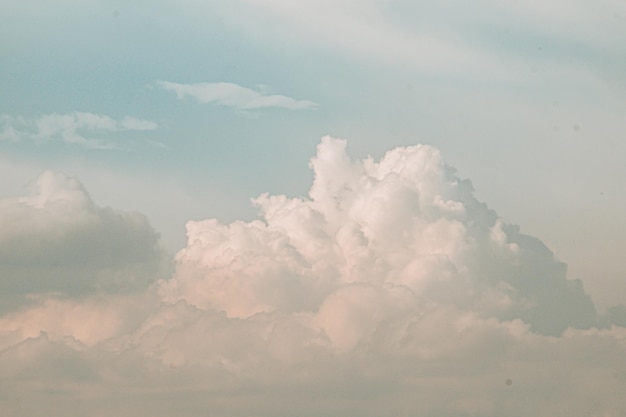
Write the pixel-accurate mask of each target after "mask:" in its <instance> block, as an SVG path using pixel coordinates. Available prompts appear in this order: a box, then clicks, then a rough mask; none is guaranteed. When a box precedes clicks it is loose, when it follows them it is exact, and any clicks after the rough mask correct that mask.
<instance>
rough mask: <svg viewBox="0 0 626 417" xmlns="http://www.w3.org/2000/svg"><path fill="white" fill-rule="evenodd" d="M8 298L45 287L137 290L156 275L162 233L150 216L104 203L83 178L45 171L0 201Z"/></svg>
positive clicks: (1, 276) (2, 275)
mask: <svg viewBox="0 0 626 417" xmlns="http://www.w3.org/2000/svg"><path fill="white" fill-rule="evenodd" d="M0 230H1V232H0V292H1V293H2V300H3V305H5V306H6V305H7V304H9V305H10V304H14V303H16V302H18V301H19V300H21V299H22V298H23V297H28V296H30V297H32V296H35V295H38V294H42V293H51V292H54V293H61V294H66V295H67V294H69V295H84V294H89V293H98V292H104V293H109V292H113V293H117V292H133V291H138V290H140V289H144V288H145V287H146V286H147V284H148V282H150V281H152V280H155V279H156V278H157V274H158V273H159V268H160V267H161V263H162V261H163V260H162V253H161V249H160V248H159V244H158V239H159V235H158V233H156V232H155V231H154V230H153V229H152V227H151V226H150V224H149V223H148V221H147V219H146V218H145V216H143V215H141V214H138V213H128V212H121V211H116V210H113V209H111V208H108V207H99V206H97V205H96V204H95V203H94V202H93V201H92V200H91V198H90V196H89V194H88V193H87V191H86V190H85V189H84V187H83V186H82V185H81V184H80V182H79V181H78V180H77V179H75V178H72V177H69V176H67V175H65V174H62V173H59V172H53V171H46V172H44V173H42V174H41V175H40V177H39V178H38V179H37V181H35V182H34V183H33V184H32V187H31V192H30V194H29V195H27V196H25V197H21V198H5V199H2V200H0Z"/></svg>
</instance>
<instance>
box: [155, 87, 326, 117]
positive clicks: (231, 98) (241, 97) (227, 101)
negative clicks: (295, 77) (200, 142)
mask: <svg viewBox="0 0 626 417" xmlns="http://www.w3.org/2000/svg"><path fill="white" fill-rule="evenodd" d="M156 84H157V86H159V87H161V88H162V89H164V90H167V91H171V92H173V93H175V94H176V96H177V97H178V98H179V99H184V98H185V97H192V98H194V99H195V100H196V101H198V102H199V103H208V104H214V105H218V106H226V107H234V108H236V109H239V110H258V109H264V108H282V109H288V110H302V109H311V108H315V107H317V103H314V102H312V101H310V100H296V99H293V98H291V97H287V96H283V95H274V94H270V95H268V94H265V93H264V92H262V91H255V90H252V89H250V88H246V87H242V86H240V85H237V84H233V83H196V84H179V83H173V82H169V81H157V82H156Z"/></svg>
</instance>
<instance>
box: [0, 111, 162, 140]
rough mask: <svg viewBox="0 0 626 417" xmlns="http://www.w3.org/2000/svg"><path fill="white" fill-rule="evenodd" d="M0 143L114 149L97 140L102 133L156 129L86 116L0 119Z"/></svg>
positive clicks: (129, 121) (148, 124) (125, 120)
mask: <svg viewBox="0 0 626 417" xmlns="http://www.w3.org/2000/svg"><path fill="white" fill-rule="evenodd" d="M0 123H1V124H2V132H1V133H0V140H9V141H18V140H22V139H30V140H35V141H48V140H60V141H62V142H65V143H70V144H77V145H82V146H87V147H91V148H111V147H115V146H114V145H113V144H111V143H109V142H105V141H102V140H101V139H99V138H97V137H96V136H98V135H102V134H103V133H111V132H124V131H143V130H155V129H157V128H158V125H157V124H156V123H154V122H151V121H149V120H143V119H137V118H134V117H129V116H126V117H124V118H122V119H120V120H116V119H113V118H112V117H109V116H107V115H101V114H94V113H88V112H74V113H67V114H58V113H52V114H45V115H43V116H41V117H39V118H37V119H35V120H29V119H25V118H23V117H12V116H9V115H2V117H1V118H0Z"/></svg>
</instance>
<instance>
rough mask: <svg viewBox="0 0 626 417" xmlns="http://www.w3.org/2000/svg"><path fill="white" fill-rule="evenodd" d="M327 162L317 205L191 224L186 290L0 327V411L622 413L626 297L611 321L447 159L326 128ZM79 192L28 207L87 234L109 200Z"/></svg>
mask: <svg viewBox="0 0 626 417" xmlns="http://www.w3.org/2000/svg"><path fill="white" fill-rule="evenodd" d="M311 167H312V169H313V171H314V174H315V178H314V182H313V185H312V187H311V189H310V192H309V195H308V197H301V198H288V197H286V196H282V195H268V194H265V195H262V196H260V197H258V198H256V199H254V200H253V202H254V204H256V205H257V206H258V207H259V209H260V214H261V215H260V218H259V219H258V220H254V221H250V222H244V221H236V222H233V223H231V224H222V223H220V222H219V221H217V220H215V219H213V220H202V221H191V222H189V223H188V224H187V230H188V244H187V246H186V247H185V248H184V249H182V250H181V251H180V252H179V253H178V254H177V255H176V266H175V271H174V273H173V274H172V276H171V277H170V278H169V279H161V280H159V281H158V282H155V283H154V284H153V285H151V286H150V287H148V288H146V289H145V290H144V291H141V292H135V293H131V294H125V293H120V292H111V293H109V294H103V293H89V294H88V295H87V296H85V297H82V298H70V299H67V298H59V297H58V296H54V297H45V296H40V297H38V298H37V299H35V300H34V301H33V304H31V305H30V306H28V307H26V308H23V309H21V310H19V311H12V312H10V313H7V314H4V315H3V316H1V317H0V370H1V371H2V372H1V373H0V375H2V376H1V377H0V378H2V380H1V381H0V382H2V386H3V390H2V392H1V393H0V410H1V411H2V412H3V413H4V414H5V415H8V416H17V415H39V414H42V413H43V412H44V411H43V410H44V409H45V412H48V414H49V410H51V409H53V408H51V407H52V406H57V405H60V404H64V403H65V404H69V403H71V404H74V403H76V406H75V407H71V408H70V409H69V410H68V409H64V410H63V415H69V416H73V415H76V416H78V415H93V416H98V415H111V414H115V415H120V416H131V415H144V414H149V415H154V416H168V415H178V416H196V415H203V414H211V415H218V416H249V415H257V416H268V417H269V416H276V415H285V416H289V415H309V416H327V415H361V416H379V415H384V414H392V415H397V416H413V415H420V416H433V417H434V416H458V415H472V416H485V417H487V416H497V415H536V416H546V417H547V416H568V417H571V416H574V417H587V416H622V415H624V413H625V412H626V400H625V399H624V396H623V395H622V393H623V391H624V389H625V388H626V365H624V361H623V356H624V354H625V353H626V328H624V327H619V326H617V325H618V324H620V323H618V321H619V319H620V317H622V316H623V314H622V313H623V310H624V309H623V306H621V307H619V306H618V307H616V308H614V309H613V310H612V311H611V314H612V317H613V316H614V317H615V318H616V319H615V320H614V321H613V325H610V323H606V322H605V323H604V324H603V325H601V324H602V320H601V319H600V318H598V316H597V314H596V312H595V309H594V305H593V303H592V302H591V300H590V298H589V296H588V295H587V294H586V293H585V291H584V289H583V287H582V285H581V284H580V283H579V282H578V281H573V280H570V279H568V278H567V276H566V271H565V266H564V265H563V264H562V263H560V262H559V261H558V260H557V259H555V258H554V256H553V254H552V253H551V252H550V250H549V249H548V248H547V247H546V246H545V245H544V244H543V243H542V242H541V241H540V240H538V239H536V238H533V237H530V236H527V235H525V234H523V233H521V232H520V231H519V229H518V228H517V227H516V226H513V225H510V224H508V223H506V222H504V221H503V220H502V219H500V218H499V217H498V215H497V214H496V213H495V212H494V211H493V210H491V209H489V208H488V207H487V206H486V205H485V204H484V203H482V202H480V201H478V200H477V199H476V198H475V197H474V194H473V189H472V185H471V183H470V182H469V181H466V180H461V179H460V178H458V177H457V176H456V175H455V172H454V169H453V168H451V167H450V166H448V165H446V163H445V162H444V161H443V158H442V156H441V155H440V153H439V151H438V150H437V149H434V148H432V147H429V146H423V145H418V146H411V147H404V148H397V149H394V150H391V151H389V152H388V153H387V154H386V155H385V156H384V157H383V158H382V159H380V160H379V161H375V160H373V159H372V158H366V159H364V160H353V159H351V158H350V157H349V156H348V155H347V153H346V142H345V141H343V140H339V139H333V138H330V137H325V138H323V139H322V142H321V143H320V145H319V146H318V150H317V155H316V156H315V157H314V158H313V159H312V161H311ZM63 181H70V182H71V180H67V179H66V180H63ZM63 181H62V182H63ZM43 182H44V183H45V182H46V180H44V181H43ZM57 182H58V181H56V182H55V183H57ZM62 189H63V192H52V193H51V192H46V191H39V192H36V193H34V194H33V195H32V196H30V197H28V198H25V199H22V200H20V201H19V204H25V205H28V206H29V207H32V208H33V210H42V209H46V210H48V211H52V212H58V211H61V212H63V213H68V212H72V213H73V215H72V216H71V217H72V218H76V219H77V220H76V223H77V224H79V225H80V224H83V223H81V221H80V216H79V215H78V214H79V213H82V212H84V211H90V210H91V211H94V209H93V208H92V209H90V210H86V209H85V207H91V206H90V205H93V203H91V202H90V200H89V199H88V197H87V196H86V194H85V192H84V190H82V189H81V188H80V187H79V186H78V185H76V184H75V183H74V185H65V186H64V187H62ZM68 201H70V202H72V203H68ZM11 204H13V205H15V204H18V203H17V202H15V201H12V202H11ZM14 211H15V210H14ZM96 212H97V210H96ZM3 217H4V216H3ZM30 217H32V218H35V219H37V221H36V223H38V224H39V225H42V226H41V227H43V225H44V224H48V225H52V226H50V228H49V229H46V230H47V231H48V233H50V234H51V235H52V236H54V234H52V231H55V230H59V229H60V230H64V228H63V227H62V226H60V225H59V224H63V223H62V222H57V221H51V218H49V217H46V218H37V217H36V216H34V215H31V216H30ZM52 218H56V217H54V216H52ZM14 223H18V222H14ZM122 223H123V226H120V227H124V228H127V229H129V230H136V229H135V228H134V226H133V225H134V223H132V222H131V223H130V224H129V223H127V222H122ZM135 226H136V225H135ZM0 230H4V229H0ZM14 234H15V233H14ZM22 234H23V233H22ZM131 234H132V233H131ZM18 235H19V233H18ZM40 236H41V234H40ZM93 238H95V237H93ZM123 241H125V240H123ZM79 243H81V244H84V241H82V240H81V241H80V242H79ZM120 244H121V245H122V246H123V242H120ZM135 245H136V246H139V245H142V242H136V243H135ZM135 245H134V246H135ZM74 246H79V245H74ZM123 247H125V246H123ZM125 248H126V247H125ZM125 250H129V249H128V248H126V249H125ZM1 252H2V251H0V253H1ZM35 253H36V252H35ZM117 256H118V255H115V256H114V257H115V258H117ZM119 256H122V255H119ZM7 259H20V258H19V255H18V254H15V253H9V255H7ZM34 259H38V258H34ZM88 259H89V258H88ZM69 262H71V260H70V261H69ZM57 291H59V292H64V291H68V288H67V287H65V286H59V287H57ZM605 320H606V319H605ZM27 398H28V399H29V401H26V399H27ZM78 398H80V399H81V400H80V401H76V400H77V399H78ZM41 404H45V405H46V406H47V407H42V406H41ZM95 410H97V411H95Z"/></svg>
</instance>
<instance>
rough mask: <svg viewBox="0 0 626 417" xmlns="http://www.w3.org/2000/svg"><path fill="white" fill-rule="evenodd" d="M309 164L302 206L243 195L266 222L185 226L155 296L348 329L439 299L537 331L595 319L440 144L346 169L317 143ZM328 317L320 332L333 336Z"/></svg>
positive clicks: (561, 271) (342, 157) (332, 145)
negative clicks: (301, 317) (171, 268)
mask: <svg viewBox="0 0 626 417" xmlns="http://www.w3.org/2000/svg"><path fill="white" fill-rule="evenodd" d="M311 167H312V168H313V170H314V173H315V180H314V183H313V186H312V187H311V190H310V192H309V198H287V197H285V196H282V195H279V196H270V195H267V194H264V195H262V196H260V197H259V198H257V199H255V200H254V203H255V204H256V205H257V206H259V208H260V209H261V215H262V218H263V220H256V221H252V222H248V223H246V222H235V223H232V224H230V225H222V224H220V223H219V222H218V221H217V220H206V221H200V222H189V223H188V225H187V229H188V235H189V242H188V246H187V248H185V249H183V250H182V251H181V252H180V253H179V254H178V255H177V271H176V274H175V275H174V277H173V279H172V280H170V281H168V282H164V283H163V284H162V286H161V292H162V294H163V296H164V297H165V298H166V299H167V300H169V301H171V302H173V301H175V300H185V301H186V302H188V303H190V304H192V305H194V306H196V307H199V308H201V309H215V310H220V311H224V312H226V314H227V315H228V316H229V317H240V318H245V317H250V316H252V315H254V314H257V313H271V312H280V313H292V312H297V311H299V312H316V314H318V315H319V322H320V323H327V320H325V319H324V318H323V317H326V316H328V317H331V316H332V317H337V316H341V315H344V316H345V317H344V320H345V321H346V322H345V323H344V326H346V327H349V328H352V329H354V328H358V326H359V325H358V323H356V322H354V320H359V318H357V317H356V316H355V315H359V314H360V313H358V311H361V310H362V311H363V312H367V316H366V317H363V318H361V319H362V320H363V321H365V322H367V323H370V324H371V323H372V322H373V319H372V317H370V316H369V315H371V314H374V315H378V316H379V318H378V320H385V319H387V318H388V315H391V314H396V311H395V310H397V309H401V310H403V314H417V313H419V312H420V311H423V310H424V309H427V308H429V307H428V306H444V305H449V306H455V307H459V308H461V309H464V310H467V311H472V312H475V313H476V314H479V315H480V316H483V317H494V318H497V319H499V320H513V319H521V320H523V321H524V322H526V323H528V324H529V325H530V326H531V328H532V329H534V330H536V331H538V332H541V333H545V334H554V335H557V334H560V333H561V332H562V331H564V330H565V329H566V328H567V327H570V326H573V327H577V328H586V327H589V326H591V325H593V324H594V323H595V322H596V313H595V309H594V306H593V303H592V302H591V300H590V298H589V296H588V295H587V294H585V292H584V290H583V288H582V285H581V283H580V282H578V281H571V280H568V279H567V277H566V273H565V272H566V271H565V266H564V265H563V264H562V263H560V262H558V261H557V260H555V259H554V256H553V254H552V253H551V252H550V251H549V250H548V249H547V248H546V246H545V245H543V244H542V243H541V242H540V241H539V240H538V239H535V238H533V237H530V236H527V235H524V234H522V233H520V232H519V231H518V228H517V227H515V226H512V225H509V224H506V223H505V222H503V221H502V220H501V219H499V218H498V216H497V215H496V213H495V212H493V211H492V210H489V209H488V208H487V206H486V205H485V204H483V203H481V202H479V201H477V200H476V198H475V197H474V196H473V190H472V185H471V183H470V182H468V181H462V180H460V179H459V178H457V177H456V176H455V175H454V170H453V169H452V168H451V167H449V166H447V165H446V164H445V163H444V161H443V159H442V157H441V155H440V153H439V151H438V150H436V149H434V148H432V147H429V146H424V145H418V146H412V147H406V148H397V149H394V150H392V151H390V152H388V153H387V154H386V155H385V156H384V157H383V158H382V159H381V160H380V161H374V160H373V159H371V158H368V159H365V160H362V161H352V160H351V159H350V158H349V157H348V156H347V154H346V142H345V141H344V140H339V139H333V138H330V137H325V138H323V139H322V142H321V143H320V145H319V146H318V149H317V156H316V157H315V158H313V160H312V161H311ZM379 303H382V304H380V305H379ZM384 305H387V306H389V307H390V308H384V307H382V306H384ZM391 307H393V308H391ZM379 308H380V309H381V311H380V312H378V313H376V311H377V309H379ZM374 321H375V320H374ZM336 323H337V322H336V321H335V322H334V324H332V325H329V324H324V325H323V326H326V327H325V330H326V331H327V332H328V333H329V334H337V335H339V334H341V335H342V337H344V336H343V335H345V334H346V332H343V331H339V330H338V329H334V328H332V326H336V325H337V324H336ZM328 326H330V327H328ZM345 337H348V336H345ZM357 339H358V338H357ZM357 339H354V343H356V341H357ZM339 343H340V344H345V343H344V342H339Z"/></svg>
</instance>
